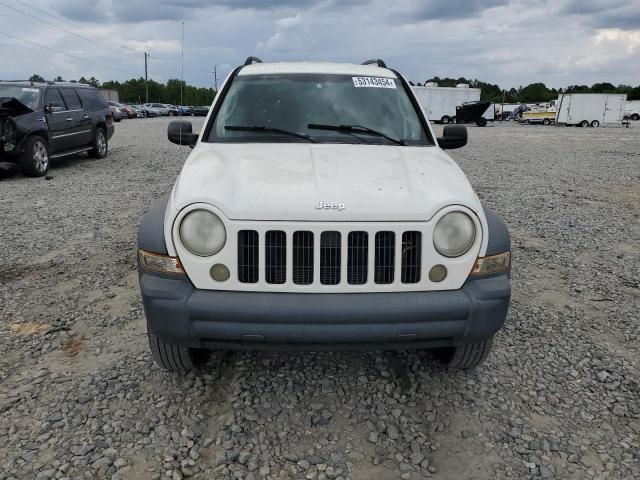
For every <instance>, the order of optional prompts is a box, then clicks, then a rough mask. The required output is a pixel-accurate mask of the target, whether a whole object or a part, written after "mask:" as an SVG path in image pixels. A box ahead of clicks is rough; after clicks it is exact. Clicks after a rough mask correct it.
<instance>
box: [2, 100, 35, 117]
mask: <svg viewBox="0 0 640 480" xmlns="http://www.w3.org/2000/svg"><path fill="white" fill-rule="evenodd" d="M30 112H33V110H31V109H30V108H29V107H27V106H26V105H25V104H24V103H22V102H21V101H20V100H18V99H17V98H15V97H0V117H17V116H18V115H24V114H25V113H30Z"/></svg>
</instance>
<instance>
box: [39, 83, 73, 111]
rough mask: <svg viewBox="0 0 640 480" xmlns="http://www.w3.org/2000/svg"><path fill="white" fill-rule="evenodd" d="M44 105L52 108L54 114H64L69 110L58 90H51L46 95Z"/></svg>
mask: <svg viewBox="0 0 640 480" xmlns="http://www.w3.org/2000/svg"><path fill="white" fill-rule="evenodd" d="M44 104H45V106H47V107H51V109H52V111H54V112H62V111H64V110H66V109H67V107H66V105H65V104H64V100H62V95H60V91H59V90H58V89H57V88H49V89H47V91H46V92H45V94H44Z"/></svg>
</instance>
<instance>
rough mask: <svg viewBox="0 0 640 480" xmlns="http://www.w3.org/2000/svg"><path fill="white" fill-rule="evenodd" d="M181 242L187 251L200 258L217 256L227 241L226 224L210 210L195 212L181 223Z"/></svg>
mask: <svg viewBox="0 0 640 480" xmlns="http://www.w3.org/2000/svg"><path fill="white" fill-rule="evenodd" d="M180 240H181V241H182V244H183V245H184V246H185V248H186V249H187V250H189V251H190V252H191V253H193V254H194V255H198V256H200V257H209V256H211V255H215V254H216V253H218V252H219V251H220V250H222V247H224V244H225V243H226V241H227V231H226V230H225V228H224V223H222V220H220V217H218V216H217V215H216V214H215V213H213V212H210V211H209V210H203V209H198V210H193V211H191V212H189V213H187V214H186V215H185V217H184V218H183V219H182V221H181V222H180Z"/></svg>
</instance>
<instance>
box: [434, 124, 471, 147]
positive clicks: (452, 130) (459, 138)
mask: <svg viewBox="0 0 640 480" xmlns="http://www.w3.org/2000/svg"><path fill="white" fill-rule="evenodd" d="M466 144H467V127H465V126H464V125H445V127H444V130H443V131H442V136H441V137H438V145H439V146H440V148H443V149H445V150H451V149H454V148H460V147H464V146H465V145H466Z"/></svg>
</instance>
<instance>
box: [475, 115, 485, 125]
mask: <svg viewBox="0 0 640 480" xmlns="http://www.w3.org/2000/svg"><path fill="white" fill-rule="evenodd" d="M476 125H477V126H479V127H486V126H487V119H486V118H484V117H480V118H479V119H478V120H476Z"/></svg>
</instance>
